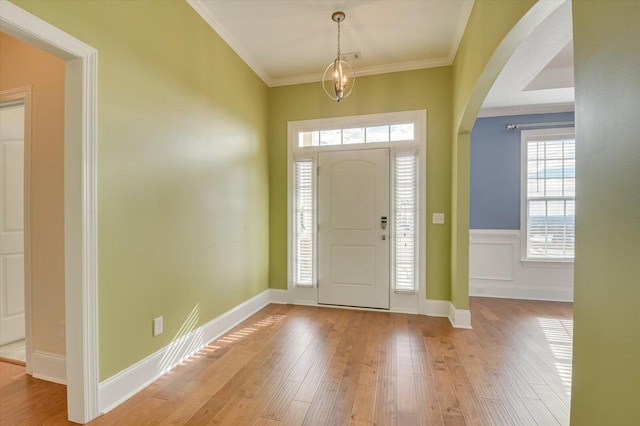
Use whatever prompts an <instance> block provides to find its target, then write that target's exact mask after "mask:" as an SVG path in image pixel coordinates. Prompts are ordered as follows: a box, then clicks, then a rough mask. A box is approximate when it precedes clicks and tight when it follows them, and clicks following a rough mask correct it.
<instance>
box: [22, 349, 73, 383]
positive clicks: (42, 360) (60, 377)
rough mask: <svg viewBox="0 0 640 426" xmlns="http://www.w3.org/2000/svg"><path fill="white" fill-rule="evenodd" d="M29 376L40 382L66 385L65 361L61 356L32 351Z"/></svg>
mask: <svg viewBox="0 0 640 426" xmlns="http://www.w3.org/2000/svg"><path fill="white" fill-rule="evenodd" d="M31 364H32V365H31V375H32V376H33V377H34V378H36V379H40V380H46V381H47V382H53V383H58V384H61V385H66V384H67V359H66V357H64V356H63V355H58V354H51V353H48V352H41V351H34V352H33V354H32V356H31Z"/></svg>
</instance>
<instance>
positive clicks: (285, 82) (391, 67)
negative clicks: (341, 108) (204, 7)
mask: <svg viewBox="0 0 640 426" xmlns="http://www.w3.org/2000/svg"><path fill="white" fill-rule="evenodd" d="M187 1H189V0H187ZM451 64H452V61H450V60H449V58H448V57H446V58H433V59H421V60H416V61H407V62H398V63H394V64H384V65H374V66H370V67H366V68H358V69H357V70H356V78H358V77H364V76H367V75H378V74H388V73H392V72H402V71H413V70H419V69H425V68H436V67H445V66H449V65H451ZM254 72H255V70H254ZM263 81H264V82H265V83H266V84H267V86H269V87H279V86H290V85H294V84H304V83H319V82H321V81H322V74H320V73H313V74H305V75H298V76H293V77H282V78H267V79H266V80H265V79H263Z"/></svg>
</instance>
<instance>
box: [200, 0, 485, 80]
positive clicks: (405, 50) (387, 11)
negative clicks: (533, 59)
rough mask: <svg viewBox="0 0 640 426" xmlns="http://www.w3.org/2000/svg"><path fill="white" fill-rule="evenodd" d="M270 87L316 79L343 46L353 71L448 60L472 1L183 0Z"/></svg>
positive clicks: (414, 66)
mask: <svg viewBox="0 0 640 426" xmlns="http://www.w3.org/2000/svg"><path fill="white" fill-rule="evenodd" d="M188 3H189V4H190V5H191V6H192V7H193V8H194V9H195V10H196V11H197V12H198V13H199V14H200V15H201V16H202V17H203V18H204V19H205V20H206V21H207V22H208V23H209V24H210V25H211V26H212V27H213V28H214V29H215V30H216V32H217V33H218V34H219V35H220V36H221V37H222V38H223V39H224V40H225V41H226V42H227V43H228V44H229V45H230V46H231V47H232V48H233V50H235V52H236V53H237V54H238V55H239V56H240V57H241V58H242V59H243V60H244V61H245V62H246V63H247V64H248V65H249V66H250V67H251V68H252V69H253V70H254V71H255V73H256V74H258V75H259V76H260V78H262V80H263V81H264V82H265V83H266V84H267V85H269V86H283V85H287V84H296V83H306V82H312V81H320V80H321V78H322V73H323V71H324V69H325V67H326V66H327V65H328V64H329V62H331V61H333V59H335V57H336V47H337V24H336V23H335V22H333V21H332V20H331V14H332V13H333V12H335V11H338V10H341V11H343V12H344V13H345V14H346V19H345V20H344V21H343V22H342V23H341V24H340V27H341V43H340V44H341V46H340V47H341V51H342V53H350V52H360V58H359V59H357V60H352V59H351V58H349V59H348V61H349V63H350V64H351V65H352V66H353V67H354V69H355V70H356V75H360V76H362V75H369V74H380V73H383V72H392V71H404V70H409V69H418V68H427V67H434V66H443V65H450V64H451V63H452V62H453V58H454V56H455V53H456V51H457V49H458V44H459V43H460V39H461V38H462V34H463V32H464V27H465V26H466V24H467V19H468V18H469V14H470V13H471V8H472V6H473V0H348V1H347V0H324V1H318V0H295V1H294V0H188Z"/></svg>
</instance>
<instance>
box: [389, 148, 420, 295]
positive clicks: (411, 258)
mask: <svg viewBox="0 0 640 426" xmlns="http://www.w3.org/2000/svg"><path fill="white" fill-rule="evenodd" d="M416 185H417V184H416V157H415V155H407V156H400V155H398V156H396V160H395V202H394V209H395V221H394V236H395V238H393V261H394V265H393V268H394V282H395V290H396V291H415V289H416V271H417V267H416V260H417V256H416V247H417V241H418V238H417V235H416V213H417V205H416V204H417V197H416Z"/></svg>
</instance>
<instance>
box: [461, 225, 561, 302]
mask: <svg viewBox="0 0 640 426" xmlns="http://www.w3.org/2000/svg"><path fill="white" fill-rule="evenodd" d="M520 250H521V244H520V231H519V230H513V231H505V230H484V229H483V230H475V229H472V230H470V231H469V295H470V296H481V297H501V298H509V299H531V300H551V301H557V302H572V301H573V263H559V262H535V261H521V253H520Z"/></svg>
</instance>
